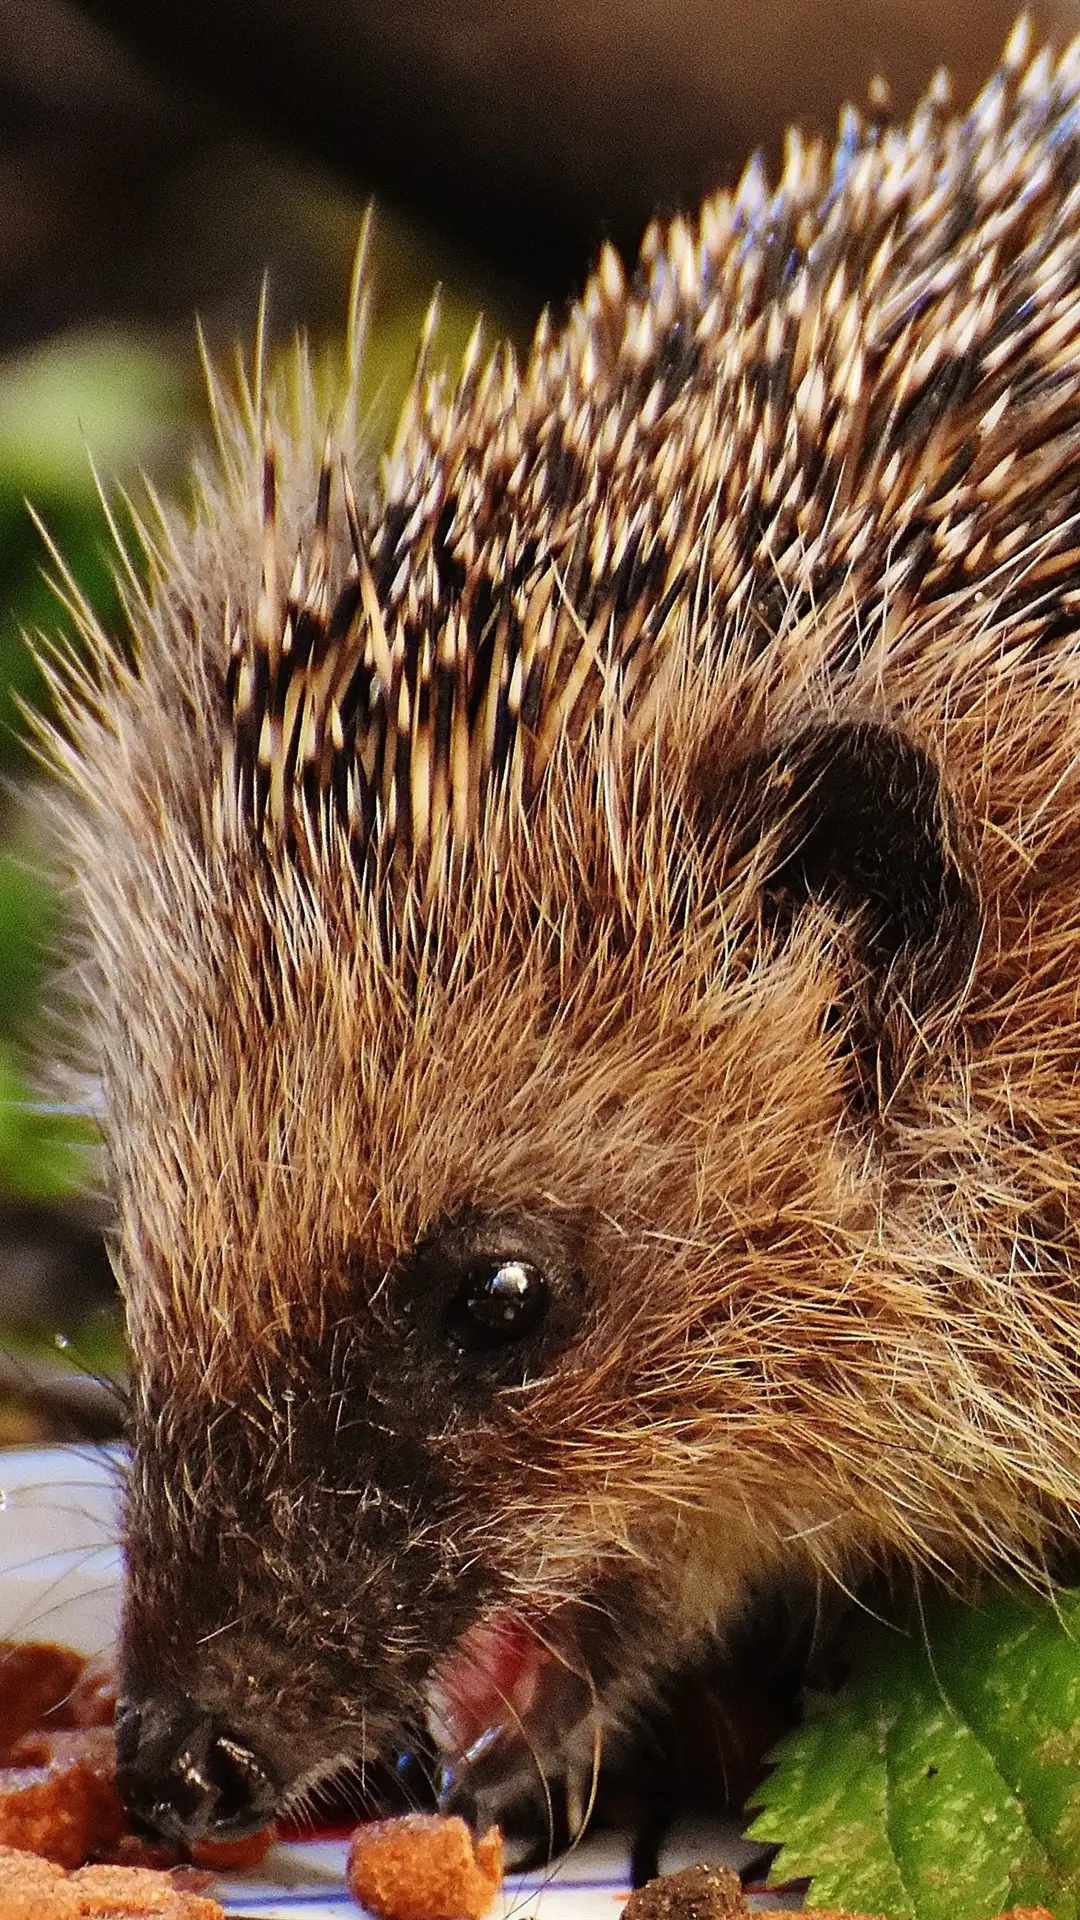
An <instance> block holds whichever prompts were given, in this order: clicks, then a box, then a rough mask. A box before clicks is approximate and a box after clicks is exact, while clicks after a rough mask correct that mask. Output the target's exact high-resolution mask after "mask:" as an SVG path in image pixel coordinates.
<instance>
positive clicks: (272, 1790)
mask: <svg viewBox="0 0 1080 1920" xmlns="http://www.w3.org/2000/svg"><path fill="white" fill-rule="evenodd" d="M116 1757H117V1763H118V1769H119V1775H120V1786H121V1789H122V1791H123V1794H124V1797H125V1799H126V1801H127V1804H128V1808H129V1810H130V1813H131V1818H132V1822H133V1824H134V1826H135V1827H136V1829H137V1830H138V1831H140V1832H142V1833H143V1834H149V1835H152V1836H153V1837H154V1838H160V1839H162V1840H184V1841H192V1840H226V1839H228V1840H233V1839H239V1838H240V1837H241V1836H242V1835H243V1834H246V1833H254V1832H256V1831H257V1829H258V1828H259V1827H265V1826H266V1824H267V1822H268V1821H269V1820H271V1819H272V1818H273V1815H274V1812H275V1810H276V1807H277V1803H278V1800H279V1798H280V1788H279V1785H278V1782H277V1781H276V1780H275V1778H274V1776H273V1774H272V1772H271V1770H270V1768H269V1766H268V1765H267V1763H266V1761H265V1760H263V1759H262V1758H261V1757H260V1756H259V1755H258V1754H256V1753H255V1752H254V1751H253V1749H252V1748H251V1747H250V1746H249V1745H248V1743H247V1741H246V1740H244V1739H242V1738H241V1737H240V1736H239V1735H238V1734H236V1733H234V1732H233V1731H232V1730H231V1729H230V1728H229V1727H227V1726H224V1725H223V1724H222V1723H221V1721H220V1720H216V1719H215V1718H214V1717H213V1715H212V1714H209V1713H206V1712H204V1711H203V1709H202V1708H201V1707H199V1706H197V1705H196V1703H195V1701H194V1700H189V1699H187V1698H186V1696H185V1695H184V1694H160V1695H152V1696H151V1697H150V1698H149V1699H146V1700H121V1701H120V1703H119V1705H118V1707H117V1710H116Z"/></svg>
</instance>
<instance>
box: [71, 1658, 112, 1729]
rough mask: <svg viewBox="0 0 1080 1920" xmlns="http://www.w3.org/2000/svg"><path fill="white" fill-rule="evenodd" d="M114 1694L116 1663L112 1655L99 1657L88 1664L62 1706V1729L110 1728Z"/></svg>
mask: <svg viewBox="0 0 1080 1920" xmlns="http://www.w3.org/2000/svg"><path fill="white" fill-rule="evenodd" d="M116 1693H117V1673H116V1660H115V1658H114V1656H113V1655H112V1654H111V1653H99V1654H98V1655H97V1656H96V1658H95V1659H93V1660H88V1661H87V1663H86V1665H85V1667H84V1668H83V1670H82V1672H81V1674H80V1675H79V1678H78V1679H77V1680H76V1682H75V1685H74V1686H73V1687H72V1689H71V1692H70V1694H69V1695H68V1698H67V1700H66V1701H65V1702H64V1706H63V1715H64V1725H65V1726H68V1727H111V1726H112V1723H113V1721H114V1720H115V1718H116Z"/></svg>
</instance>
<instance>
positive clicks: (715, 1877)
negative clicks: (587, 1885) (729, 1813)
mask: <svg viewBox="0 0 1080 1920" xmlns="http://www.w3.org/2000/svg"><path fill="white" fill-rule="evenodd" d="M746 1913H747V1905H746V1901H745V1899H744V1898H743V1890H742V1882H741V1881H740V1879H739V1876H738V1874H737V1873H733V1872H732V1870H731V1868H730V1867H705V1866H700V1867H684V1868H683V1869H682V1871H681V1872H680V1873H662V1874H661V1875H660V1877H659V1879H657V1880H648V1881H646V1883H645V1885H644V1886H643V1887H639V1888H638V1889H637V1892H636V1893H632V1894H631V1895H630V1898H629V1900H628V1901H627V1903H626V1905H625V1907H624V1908H623V1910H622V1920H745V1916H746Z"/></svg>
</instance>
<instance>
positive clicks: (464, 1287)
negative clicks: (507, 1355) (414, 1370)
mask: <svg viewBox="0 0 1080 1920" xmlns="http://www.w3.org/2000/svg"><path fill="white" fill-rule="evenodd" d="M547 1308H548V1284H547V1281H546V1280H545V1279H544V1276H543V1274H542V1273H541V1271H540V1269H539V1267H534V1266H533V1264H532V1262H531V1261H529V1260H500V1261H494V1260H476V1261H474V1262H473V1263H472V1265H471V1266H469V1267H468V1269H467V1270H466V1273H465V1277H464V1279H463V1280H462V1282H461V1285H460V1286H459V1288H458V1290H457V1292H456V1294H455V1295H454V1298H453V1299H452V1301H451V1302H450V1308H449V1312H448V1313H447V1317H446V1330H447V1333H448V1334H449V1335H450V1338H451V1340H453V1341H454V1343H455V1345H456V1346H458V1347H461V1348H463V1349H466V1350H476V1349H477V1348H483V1347H498V1346H503V1345H504V1344H506V1343H507V1342H508V1341H511V1340H521V1339H523V1338H524V1336H525V1335H526V1334H527V1333H533V1332H535V1330H536V1328H537V1327H538V1326H539V1325H540V1322H541V1321H542V1320H543V1318H544V1316H545V1314H546V1313H547Z"/></svg>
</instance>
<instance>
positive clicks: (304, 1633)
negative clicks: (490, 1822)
mask: <svg viewBox="0 0 1080 1920" xmlns="http://www.w3.org/2000/svg"><path fill="white" fill-rule="evenodd" d="M363 281H364V275H363V273H362V272H361V274H360V276H359V278H358V288H359V291H358V292H357V293H356V296H355V298H354V303H353V323H352V325H351V327H350V350H349V354H348V356H347V361H348V372H347V376H346V377H345V378H344V379H343V381H342V390H343V395H344V397H343V398H342V399H341V402H340V404H335V406H334V408H333V409H332V412H331V416H330V424H329V427H327V424H326V421H327V415H326V412H325V410H324V408H323V404H322V401H321V400H320V398H319V396H318V394H317V392H316V386H315V382H314V379H313V376H312V374H311V370H310V367H309V365H308V363H307V361H306V358H305V356H304V354H303V352H302V351H300V352H299V354H298V358H297V362H296V366H295V369H294V373H293V375H292V377H291V378H285V379H283V380H271V379H269V378H266V377H264V373H263V361H264V358H265V355H264V353H263V351H262V349H261V348H260V349H259V350H258V351H257V352H256V355H255V359H254V364H253V369H252V370H251V371H250V372H246V371H244V370H243V369H242V370H241V373H240V376H239V379H238V381H237V383H236V385H235V388H234V387H233V386H232V385H230V387H229V391H225V390H224V386H223V383H221V382H219V380H218V379H217V377H216V376H215V375H214V374H213V373H211V375H210V379H211V389H212V394H213V398H214V417H215V431H216V445H215V446H214V447H213V449H212V450H211V451H210V453H208V455H207V456H206V458H205V460H204V463H203V465H202V466H201V467H200V468H199V470H198V481H197V486H196V489H195V495H194V503H193V504H192V505H190V506H189V507H188V508H187V509H186V510H184V511H180V510H178V509H173V508H170V507H162V508H160V509H157V508H154V509H150V510H147V511H146V512H144V513H143V514H142V515H141V516H137V517H136V522H135V524H136V528H137V530H138V536H139V540H140V541H141V546H142V550H143V551H142V553H141V555H138V556H136V557H132V558H130V559H125V560H124V561H123V562H122V564H123V565H124V566H125V567H126V569H127V571H126V575H125V579H126V600H127V617H128V623H129V627H130V632H129V633H126V634H124V635H122V636H120V637H119V638H114V637H110V636H109V635H107V634H105V633H104V632H102V631H101V630H100V628H99V627H98V625H97V623H96V622H95V620H94V617H93V615H92V614H91V613H90V611H89V609H88V608H87V607H86V605H85V603H84V602H82V601H81V600H80V598H79V596H78V591H77V588H76V586H75V583H74V582H73V581H71V580H70V579H69V580H68V583H67V592H68V597H69V598H70V600H71V602H72V605H73V606H74V607H75V610H76V612H77V613H78V615H79V617H80V620H81V624H82V628H83V633H84V645H83V648H82V650H81V651H80V653H79V654H78V656H77V657H74V658H73V657H68V658H66V660H61V661H59V662H58V663H57V664H56V665H55V666H54V668H53V676H54V680H55V683H56V687H57V694H58V699H59V702H60V709H61V718H60V720H59V722H58V723H57V730H56V733H55V737H54V741H53V748H52V751H53V755H54V758H55V760H56V762H57V763H58V765H59V767H60V771H61V773H62V774H63V776H64V791H65V794H66V796H67V797H66V798H65V800H64V801H63V802H62V805H63V810H64V821H65V832H66V833H67V835H68V846H69V848H70V857H71V863H72V866H73V869H74V872H75V876H76V881H77V892H78V899H79V902H80V912H81V915H82V919H81V926H82V935H81V944H80V947H79V954H78V964H79V969H80V973H81V981H82V991H83V992H84V994H85V997H86V1004H87V1006H88V1008H89V1010H90V1017H89V1028H90V1032H91V1038H92V1043H93V1046H94V1049H95V1059H96V1060H97V1062H98V1063H99V1070H100V1074H101V1081H102V1085H103V1088H104V1094H105V1104H106V1110H107V1136H108V1148H109V1157H110V1164H111V1178H112V1185H113V1191H114V1193H115V1201H116V1209H117V1212H116V1220H117V1225H116V1239H115V1244H116V1261H117V1266H118V1270H119V1274H120V1277H121V1282H122V1286H123V1290H124V1294H125V1297H126V1308H127V1316H128V1324H129V1329H130V1342H131V1354H132V1403H131V1431H130V1444H131V1457H130V1473H129V1477H128V1484H127V1492H126V1519H125V1537H126V1567H127V1575H126V1598H125V1606H124V1618H123V1627H122V1647H121V1657H122V1668H123V1696H124V1698H123V1703H122V1706H121V1710H120V1715H119V1720H118V1741H119V1750H120V1756H121V1762H122V1768H123V1773H124V1778H125V1782H126V1787H127V1791H128V1794H129V1798H130V1800H131V1803H132V1806H133V1808H134V1811H135V1813H136V1815H137V1817H138V1818H139V1819H140V1821H141V1822H142V1823H143V1824H144V1826H146V1827H148V1828H150V1829H153V1830H155V1831H157V1832H158V1833H161V1834H164V1835H168V1836H172V1837H176V1836H182V1837H188V1838H190V1837H192V1836H198V1835H208V1834H213V1835H224V1834H234V1833H241V1832H244V1831H246V1830H247V1829H248V1828H251V1827H255V1826H257V1825H259V1824H261V1823H262V1822H264V1821H265V1820H266V1819H267V1818H268V1817H269V1816H270V1815H271V1814H273V1813H274V1812H275V1811H276V1810H279V1809H281V1808H289V1807H297V1806H301V1805H303V1804H305V1802H306V1800H307V1798H308V1797H310V1795H311V1794H312V1793H313V1792H315V1791H316V1790H317V1789H318V1788H319V1787H320V1785H321V1783H323V1782H324V1781H326V1780H329V1779H330V1778H331V1777H333V1776H335V1775H337V1774H340V1773H342V1772H343V1771H349V1770H352V1771H353V1772H354V1773H355V1772H357V1771H359V1772H360V1773H361V1774H362V1775H363V1774H365V1773H366V1771H367V1770H369V1769H371V1768H374V1767H376V1766H377V1765H378V1764H380V1763H381V1762H382V1761H383V1760H385V1759H387V1758H388V1757H391V1756H393V1755H394V1754H395V1753H396V1752H397V1751H398V1750H399V1749H400V1747H401V1746H402V1745H403V1743H406V1742H407V1741H408V1740H409V1739H410V1738H412V1737H413V1736H414V1734H415V1730H416V1729H417V1728H418V1727H421V1728H422V1727H425V1726H426V1727H428V1728H429V1729H430V1737H431V1738H432V1739H433V1740H434V1742H435V1746H436V1750H437V1753H438V1755H439V1756H440V1757H441V1761H442V1764H443V1776H442V1777H443V1786H444V1798H446V1799H451V1800H452V1799H453V1796H454V1794H455V1792H456V1793H458V1794H466V1793H467V1792H471V1793H472V1794H473V1796H474V1801H475V1802H476V1803H482V1804H483V1806H484V1809H485V1811H486V1812H488V1813H490V1812H492V1811H494V1812H498V1811H499V1810H500V1808H501V1807H502V1806H504V1805H507V1804H509V1803H510V1801H511V1799H512V1797H513V1795H514V1794H520V1793H521V1792H523V1791H524V1790H525V1788H524V1785H523V1783H527V1782H528V1781H529V1780H533V1781H539V1782H540V1783H541V1788H542V1787H543V1783H544V1782H545V1780H547V1779H548V1778H560V1777H565V1778H566V1779H576V1780H578V1781H580V1780H582V1779H583V1778H586V1779H587V1777H588V1776H589V1771H590V1768H591V1767H592V1765H593V1758H594V1754H595V1753H596V1752H597V1751H600V1750H601V1749H602V1748H603V1746H604V1742H605V1741H607V1742H611V1741H614V1740H617V1738H618V1736H619V1730H620V1729H622V1728H625V1727H627V1726H628V1725H630V1724H632V1723H633V1720H634V1716H635V1715H636V1714H638V1713H639V1712H640V1711H641V1710H642V1707H643V1703H647V1702H648V1700H650V1699H651V1698H653V1697H655V1694H656V1690H657V1689H658V1688H660V1687H662V1685H663V1683H664V1681H665V1678H666V1676H668V1675H670V1674H671V1673H672V1672H673V1671H674V1670H675V1669H676V1668H678V1667H679V1666H680V1665H684V1664H685V1663H687V1662H689V1661H692V1660H694V1659H695V1658H697V1657H698V1656H699V1655H700V1653H701V1651H702V1649H704V1648H707V1647H709V1646H713V1645H724V1644H728V1643H730V1641H731V1638H732V1636H733V1635H735V1634H736V1633H737V1631H738V1629H739V1626H740V1623H741V1622H744V1621H745V1620H746V1619H747V1617H748V1616H749V1615H751V1614H752V1613H753V1610H754V1608H755V1606H756V1605H757V1604H758V1601H759V1597H760V1596H761V1595H763V1594H765V1593H767V1592H768V1591H769V1590H770V1589H774V1588H777V1587H779V1588H786V1587H791V1588H796V1587H801V1588H802V1589H804V1590H805V1591H806V1592H807V1593H815V1592H818V1591H820V1592H822V1593H825V1592H828V1591H830V1590H832V1589H833V1588H836V1587H839V1588H842V1589H845V1590H849V1589H851V1588H852V1587H853V1586H855V1585H857V1584H858V1583H859V1582H860V1581H862V1580H864V1579H866V1578H870V1577H872V1576H874V1575H876V1574H880V1573H882V1572H883V1571H884V1572H885V1573H888V1571H889V1570H890V1569H897V1570H903V1569H908V1570H912V1572H913V1574H914V1577H916V1578H919V1579H927V1580H943V1581H947V1582H951V1583H957V1584H959V1585H961V1586H962V1585H963V1584H964V1583H966V1582H970V1581H974V1580H980V1579H982V1578H983V1577H984V1574H986V1573H991V1574H1013V1575H1019V1576H1020V1577H1023V1578H1026V1579H1029V1580H1036V1581H1042V1582H1046V1581H1048V1580H1053V1579H1054V1577H1055V1570H1056V1569H1059V1568H1060V1567H1061V1565H1062V1563H1063V1556H1065V1555H1067V1554H1068V1552H1069V1550H1070V1547H1071V1546H1074V1545H1075V1542H1076V1539H1077V1520H1078V1516H1080V1394H1078V1391H1077V1389H1078V1384H1080V1374H1078V1364H1077V1353H1078V1351H1080V1239H1078V1235H1080V1175H1078V1173H1077V1169H1078V1168H1080V1087H1078V1074H1080V43H1077V44H1074V45H1073V46H1071V47H1070V48H1069V49H1068V50H1067V51H1066V52H1065V53H1064V54H1063V55H1061V56H1057V55H1055V54H1054V53H1052V52H1051V51H1049V50H1043V51H1033V46H1032V37H1031V32H1030V29H1029V27H1028V26H1027V25H1026V24H1025V23H1023V22H1022V23H1021V24H1020V25H1019V26H1018V27H1017V28H1016V30H1015V31H1014V33H1013V35H1012V37H1011V39H1010V42H1009V44H1008V47H1007V49H1006V52H1005V54H1004V57H1003V60H1002V63H1001V65H1000V68H999V70H998V71H997V72H996V73H995V74H994V75H993V77H992V78H991V79H990V81H989V83H988V84H987V85H986V87H985V89H984V90H983V91H982V92H981V93H980V95H979V96H978V98H977V99H976V101H975V103H974V105H973V106H972V107H971V109H970V111H968V112H966V113H963V114H961V113H956V112H954V110H953V108H952V105H951V101H950V95H949V87H948V83H947V81H946V80H945V79H944V78H941V77H939V78H938V79H937V80H935V81H934V83H933V85H932V86H931V87H930V90H929V91H928V93H927V94H926V96H925V98H924V99H923V100H922V102H921V104H920V105H919V106H918V108H917V109H916V111H915V112H914V114H913V116H912V117H911V118H910V120H909V121H908V122H907V123H905V124H902V125H901V124H892V123H889V122H888V121H887V120H885V119H882V118H875V117H874V116H873V115H872V114H871V115H867V116H864V115H860V114H859V113H857V112H855V111H854V110H848V111H845V112H844V113H843V115H842V117H841V119H840V123H839V130H838V135H837V138H836V141H835V144H834V145H833V146H831V147H830V146H829V145H827V144H826V143H825V142H823V141H820V140H817V139H809V138H804V137H800V135H799V134H797V133H792V134H791V135H790V136H789V138H788V141H787V146H786V155H785V160H784V164H783V171H782V176H781V178H780V180H779V184H778V185H777V186H776V187H775V188H773V187H771V186H770V184H769V182H768V181H767V179H766V177H765V174H764V171H763V169H762V166H761V165H760V163H758V162H756V161H755V162H751V164H750V165H749V166H748V168H747V170H746V172H745V174H744V176H743V178H742V181H741V184H740V185H739V186H738V188H737V190H735V191H732V192H726V191H724V192H718V193H717V194H716V195H715V196H714V197H713V198H711V199H709V200H708V201H707V202H706V204H705V205H704V206H703V207H702V208H701V210H700V212H699V214H698V215H697V216H696V218H690V217H678V218H675V219H673V220H671V221H670V222H668V223H667V224H661V223H657V224H655V225H654V226H653V227H652V228H651V229H650V230H649V232H648V234H647V235H646V237H645V240H644V242H643V246H642V250H641V254H640V258H639V260H638V261H637V264H636V266H635V267H634V268H633V270H632V271H629V270H624V268H623V266H622V265H621V263H620V260H619V258H618V256H617V255H616V253H615V252H614V251H613V250H612V249H611V248H610V247H607V248H605V249H604V250H603V251H602V252H601V254H600V256H599V261H598V264H597V266H596V269H595V271H594V273H593V276H592V277H591V278H590V279H589V281H588V283H587V285H586V287H585V290H584V293H583V295H582V296H581V298H580V299H579V300H578V301H577V302H576V303H575V304H573V305H572V306H571V307H570V308H569V310H568V312H567V313H566V315H565V317H564V318H563V319H562V320H561V321H560V322H556V321H554V320H552V319H551V318H550V317H549V316H545V317H544V318H542V319H541V321H540V322H539V325H538V328H537V331H536V335H535V338H534V340H533V343H532V346H531V350H530V351H529V352H528V354H527V356H525V357H524V358H523V359H522V360H521V361H520V362H519V360H518V359H517V358H516V357H515V355H514V353H513V352H512V351H510V350H509V349H508V348H497V349H495V350H494V351H493V352H491V353H490V354H488V353H487V352H486V350H485V349H484V348H483V347H482V345H481V341H480V337H479V334H478V335H477V336H475V337H474V339H473V342H472V343H471V345H470V347H469V349H468V351H467V353H466V355H465V358H464V362H463V364H462V366H461V367H460V370H459V371H458V372H457V374H456V375H455V376H454V377H453V378H452V379H450V378H447V377H446V376H445V375H442V374H439V373H436V372H433V371H432V370H431V352H430V333H431V328H430V327H428V328H427V329H425V334H424V338H423V340H422V342H421V348H420V354H419V363H418V368H417V373H416V377H415V380H414V382H413V384H412V387H411V389H410V393H409V397H408V399H407V402H406V404H405V408H404V412H403V415H402V418H401V422H400V426H399V428H398V431H397V433H396V437H395V439H394V441H393V444H392V445H391V447H390V450H389V452H388V453H387V454H385V455H384V456H383V458H382V462H381V465H378V464H376V463H375V462H373V461H371V460H370V459H368V458H367V457H366V456H365V452H364V449H363V446H362V445H361V444H360V443H359V435H358V430H357V428H356V424H355V423H356V407H355V404H354V389H355V370H356V363H357V359H358V355H359V338H360V334H361V331H362V329H361V324H360V322H361V318H362V309H363V304H364V301H363V291H362V286H363ZM127 537H128V536H126V535H125V536H124V538H127ZM122 552H123V549H122ZM579 1798H580V1793H579Z"/></svg>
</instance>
